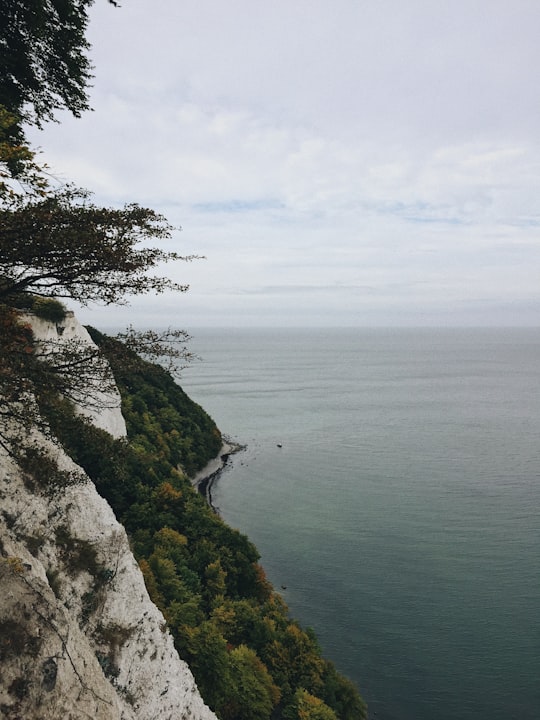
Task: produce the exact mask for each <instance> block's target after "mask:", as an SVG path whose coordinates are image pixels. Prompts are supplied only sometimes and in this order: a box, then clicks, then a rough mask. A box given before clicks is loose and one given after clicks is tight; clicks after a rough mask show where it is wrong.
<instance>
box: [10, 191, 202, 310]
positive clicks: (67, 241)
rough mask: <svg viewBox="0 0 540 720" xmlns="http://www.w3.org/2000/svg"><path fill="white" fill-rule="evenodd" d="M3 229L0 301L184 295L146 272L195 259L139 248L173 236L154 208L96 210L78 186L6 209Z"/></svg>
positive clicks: (121, 300)
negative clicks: (19, 296)
mask: <svg viewBox="0 0 540 720" xmlns="http://www.w3.org/2000/svg"><path fill="white" fill-rule="evenodd" d="M0 229H1V232H2V234H1V238H0V273H1V277H0V301H1V300H3V299H7V298H9V297H10V296H11V297H12V296H13V295H16V294H20V293H23V292H32V293H34V294H37V295H43V296H54V297H62V298H71V299H73V300H76V301H78V302H80V303H81V304H88V303H90V302H102V303H104V304H106V305H109V304H113V303H115V304H121V303H124V302H125V296H126V295H140V294H143V293H149V292H155V293H161V292H163V291H165V290H169V289H170V290H175V291H179V292H185V291H186V290H187V286H186V285H179V284H178V283H174V282H172V280H170V279H168V278H166V277H162V276H158V275H149V274H148V272H149V271H150V270H152V269H153V268H155V267H156V266H158V265H160V264H162V263H166V262H170V261H173V260H192V259H193V258H194V257H195V256H193V255H191V256H181V255H179V254H178V253H175V252H165V251H163V250H161V249H160V248H157V247H147V246H143V247H137V246H138V245H139V243H144V242H145V241H148V240H149V239H150V238H155V239H160V240H162V239H168V238H170V236H171V231H172V227H171V226H170V225H169V224H168V223H167V222H166V220H165V218H163V217H162V216H161V215H158V214H157V213H155V212H154V211H153V210H149V209H147V208H142V207H139V206H138V205H136V204H131V205H126V206H125V207H124V208H123V209H120V210H117V209H114V208H102V207H98V206H96V205H94V204H93V203H92V202H90V200H89V193H87V192H86V191H84V190H78V189H73V188H63V189H60V190H57V191H54V192H52V193H51V194H49V195H48V196H47V197H45V198H42V199H39V198H38V199H30V200H29V201H21V202H19V203H17V204H16V207H4V208H2V209H0Z"/></svg>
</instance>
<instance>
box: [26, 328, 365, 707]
mask: <svg viewBox="0 0 540 720" xmlns="http://www.w3.org/2000/svg"><path fill="white" fill-rule="evenodd" d="M89 330H90V332H91V335H92V337H93V339H94V341H95V342H97V343H98V344H99V345H100V347H101V349H102V350H103V352H104V353H105V355H106V357H107V358H108V359H109V361H110V363H111V365H112V368H113V372H114V374H115V379H116V382H117V384H118V387H119V388H120V391H121V394H122V411H123V414H124V416H125V419H126V422H127V427H128V441H127V442H126V441H122V440H114V439H113V438H112V437H111V436H110V435H109V434H108V433H106V432H105V431H102V430H99V429H97V428H96V427H94V426H93V425H91V424H90V423H89V422H88V421H87V420H85V419H83V418H82V417H80V416H77V415H75V414H74V413H73V410H72V409H71V406H70V405H69V404H68V403H66V402H65V401H62V400H60V399H59V398H58V397H57V396H56V397H52V396H50V395H47V394H44V395H43V396H42V397H41V401H40V402H41V410H42V412H43V413H44V414H45V415H46V416H47V418H48V419H49V422H50V423H51V426H52V428H53V430H54V433H55V434H56V435H57V436H58V437H59V438H60V439H61V441H62V444H63V445H64V447H65V448H66V450H67V451H68V453H69V454H70V455H71V456H72V457H73V458H74V460H75V461H76V462H77V463H79V464H80V465H81V466H82V467H83V468H84V469H85V470H86V472H87V473H88V475H89V476H90V477H91V478H92V480H93V482H94V483H95V485H96V487H97V489H98V491H99V492H100V493H101V494H102V495H103V496H104V497H105V498H106V499H107V500H108V501H109V503H110V504H111V506H112V507H113V509H114V511H115V513H116V515H117V517H118V518H119V520H120V521H121V522H122V523H123V524H124V526H125V527H126V530H127V532H128V534H129V536H130V538H131V542H132V546H133V551H134V554H135V556H136V558H137V560H138V562H139V564H140V567H141V569H142V572H143V575H144V578H145V581H146V585H147V588H148V591H149V593H150V596H151V598H152V600H153V601H154V602H155V603H156V604H157V605H158V607H159V608H160V609H161V610H162V612H163V614H164V615H165V618H166V620H167V623H168V626H169V628H170V630H171V632H172V634H173V637H174V640H175V644H176V647H177V649H178V652H179V653H180V655H181V657H183V658H184V659H185V660H186V661H187V662H188V663H189V665H190V667H191V669H192V671H193V673H194V675H195V679H196V681H197V684H198V686H199V689H200V691H201V694H202V695H203V698H204V699H205V701H206V702H207V703H208V704H209V706H210V707H211V708H212V709H213V710H214V711H215V712H216V713H217V714H218V716H219V717H220V718H222V720H235V719H237V720H255V719H258V720H264V719H265V718H270V717H275V718H286V719H287V720H296V719H298V720H332V719H333V718H340V719H342V720H353V719H355V720H356V719H358V718H365V717H366V708H365V704H364V702H363V701H362V699H361V697H360V695H359V694H358V691H357V690H356V688H355V687H354V685H353V684H352V683H351V682H350V681H349V680H347V679H346V678H344V677H343V676H341V675H340V674H339V673H338V672H337V671H336V669H335V667H334V665H333V664H332V663H331V662H329V661H327V660H325V659H323V658H322V657H321V653H320V649H319V647H318V644H317V640H316V638H315V637H314V635H313V633H312V632H311V631H310V630H309V629H303V628H302V627H300V626H299V624H298V623H297V622H295V621H294V620H292V619H291V618H290V617H289V613H288V609H287V607H286V605H285V603H284V601H283V599H282V598H281V596H280V595H279V594H278V593H277V592H275V591H274V590H273V588H272V586H271V584H270V583H269V582H268V580H267V579H266V577H265V574H264V571H263V569H262V567H261V566H260V565H259V564H258V560H259V555H258V553H257V550H256V548H255V547H254V546H253V544H252V543H251V542H250V541H249V540H248V539H247V538H246V537H245V536H244V535H242V534H241V533H239V532H238V531H236V530H233V529H232V528H230V527H228V526H227V525H226V524H225V523H224V522H223V521H222V520H221V519H220V518H219V517H218V516H217V515H216V514H215V513H214V512H213V511H212V509H211V508H210V507H209V506H208V505H207V503H206V501H205V500H204V498H203V497H202V496H201V495H200V494H199V493H198V492H197V491H196V490H195V489H194V488H193V487H192V484H191V481H190V479H189V477H190V475H193V474H194V473H195V472H196V471H197V470H198V469H200V468H202V467H204V465H205V464H206V463H207V462H208V460H209V459H210V458H212V457H214V456H215V455H216V454H217V453H218V452H219V449H220V447H221V436H220V432H219V430H218V429H217V428H216V426H215V424H214V423H213V421H212V420H211V419H210V418H209V416H208V415H207V414H206V413H205V412H204V410H203V409H202V408H201V407H200V406H198V405H197V404H196V403H194V402H193V401H191V400H190V399H189V398H188V397H187V395H186V394H185V393H184V392H183V390H182V389H181V387H180V386H179V385H178V384H176V383H175V381H174V379H173V378H172V377H171V376H170V375H169V373H168V372H166V371H165V370H164V369H163V368H162V367H160V366H158V365H155V364H152V363H149V362H147V361H144V360H142V359H141V358H140V357H138V356H136V355H134V354H133V353H131V352H129V351H127V350H126V349H125V347H121V345H120V344H119V342H118V341H117V340H114V339H112V338H108V337H106V336H105V335H102V334H101V333H99V332H97V331H96V330H93V329H91V328H90V329H89Z"/></svg>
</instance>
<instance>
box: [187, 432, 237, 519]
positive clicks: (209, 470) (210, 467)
mask: <svg viewBox="0 0 540 720" xmlns="http://www.w3.org/2000/svg"><path fill="white" fill-rule="evenodd" d="M244 449H245V445H239V444H238V443H234V442H232V440H229V439H227V440H225V439H224V441H223V445H222V446H221V450H220V451H219V453H218V454H217V455H216V457H215V458H213V459H212V460H210V462H208V463H207V464H206V465H205V466H204V467H203V468H202V470H199V472H198V473H196V474H195V475H194V476H193V477H192V478H191V484H192V485H193V487H194V488H196V489H197V490H198V492H200V493H201V495H204V496H205V498H206V500H207V502H208V504H209V505H210V507H211V508H212V509H213V510H215V511H216V512H218V510H217V508H215V507H214V506H213V505H212V485H213V484H214V482H215V481H216V480H217V478H218V477H219V476H220V474H221V472H222V470H223V468H224V467H225V466H226V465H227V462H228V461H229V457H230V456H231V455H232V454H233V453H237V452H240V451H241V450H244Z"/></svg>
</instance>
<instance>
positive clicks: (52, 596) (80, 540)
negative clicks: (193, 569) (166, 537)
mask: <svg viewBox="0 0 540 720" xmlns="http://www.w3.org/2000/svg"><path fill="white" fill-rule="evenodd" d="M32 324H33V327H34V331H35V335H36V337H37V338H38V339H47V338H49V337H53V338H54V339H55V340H56V339H57V338H58V337H60V335H59V330H58V329H57V327H56V326H55V325H54V324H52V323H47V322H44V321H36V320H34V319H33V320H32ZM61 337H63V338H72V337H77V338H83V339H84V342H89V343H91V340H90V338H89V336H88V335H87V333H86V331H84V329H83V328H81V326H80V325H79V324H78V323H77V321H76V320H75V318H73V317H72V316H70V317H68V318H67V322H66V324H65V327H64V329H63V330H62V331H61ZM93 391H95V392H101V390H100V389H99V388H94V389H91V388H90V389H89V392H93ZM105 399H106V400H107V402H106V403H104V405H106V410H104V411H103V412H101V413H96V412H93V413H90V414H91V416H92V420H93V422H95V423H96V424H97V425H98V426H99V427H101V428H103V429H106V430H108V431H109V432H111V434H113V435H115V436H116V437H119V436H122V434H124V433H125V424H124V421H123V418H122V416H121V414H120V409H119V408H120V402H119V397H118V395H115V394H114V393H113V394H112V395H111V396H110V397H109V398H105ZM82 411H83V412H84V409H82ZM86 414H88V413H86ZM35 442H36V443H37V444H39V445H40V446H41V448H42V449H44V450H46V451H47V452H48V453H49V454H50V455H54V457H55V458H56V460H57V463H58V466H59V468H60V469H62V470H68V471H71V470H78V471H79V472H82V471H81V470H80V468H77V466H76V465H75V464H74V463H73V462H72V460H71V459H70V458H69V457H67V455H66V454H65V453H64V452H63V451H62V450H60V449H59V448H57V447H55V446H54V445H53V444H52V443H51V442H50V441H48V440H47V439H46V438H45V437H43V436H41V435H39V433H36V434H35ZM0 716H1V717H5V718H14V719H15V718H25V720H34V719H35V720H38V719H39V720H53V719H54V720H57V719H58V720H59V719H60V718H62V720H63V719H64V718H73V719H74V720H75V719H77V720H78V719H79V718H81V719H82V718H88V717H90V716H91V717H93V718H95V720H101V718H103V720H105V719H106V720H115V719H116V718H118V719H120V718H122V719H123V720H131V719H132V718H133V719H135V718H137V719H140V720H143V719H144V720H155V719H156V718H160V720H166V719H170V720H173V719H175V720H177V719H180V718H182V719H187V718H194V719H200V720H214V719H215V715H214V714H213V713H212V712H211V711H210V710H209V708H208V707H207V706H206V705H205V704H204V703H203V701H202V699H201V697H200V695H199V692H198V689H197V687H196V685H195V682H194V680H193V676H192V674H191V671H190V670H189V668H188V667H187V665H186V664H185V663H184V662H183V661H182V660H181V659H180V658H179V657H178V654H177V652H176V650H175V648H174V646H173V641H172V638H171V636H170V635H169V633H168V631H167V630H166V627H165V622H164V619H163V616H162V615H161V613H160V612H159V610H158V609H157V608H156V607H155V606H154V605H153V604H152V602H151V601H150V599H149V597H148V593H147V592H146V588H145V585H144V581H143V578H142V575H141V572H140V570H139V567H138V565H137V563H136V562H135V559H134V557H133V555H132V553H131V551H130V548H129V544H128V540H127V536H126V534H125V531H124V529H123V527H122V526H121V525H120V524H119V523H118V522H117V521H116V519H115V517H114V514H113V512H112V510H111V508H110V507H109V505H108V504H107V503H106V502H105V500H103V499H102V498H101V497H100V496H99V495H98V493H97V492H96V490H95V487H94V485H93V484H92V483H91V482H90V481H89V480H86V481H79V482H77V483H76V484H72V485H68V486H66V487H62V488H60V487H56V488H50V487H49V488H47V487H43V486H41V485H40V483H39V478H37V479H34V478H30V477H28V476H25V475H24V474H23V473H22V472H21V471H20V469H19V468H18V466H17V465H15V464H14V463H13V462H12V460H11V459H10V458H9V456H8V455H7V454H6V453H5V452H4V451H0Z"/></svg>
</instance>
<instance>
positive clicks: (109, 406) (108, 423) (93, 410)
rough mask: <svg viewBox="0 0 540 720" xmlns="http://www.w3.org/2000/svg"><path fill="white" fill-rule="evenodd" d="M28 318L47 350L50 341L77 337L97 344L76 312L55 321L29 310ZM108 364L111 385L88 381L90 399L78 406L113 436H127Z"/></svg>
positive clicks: (54, 341) (107, 369)
mask: <svg viewBox="0 0 540 720" xmlns="http://www.w3.org/2000/svg"><path fill="white" fill-rule="evenodd" d="M24 319H25V320H26V321H27V322H29V323H30V325H31V326H32V332H33V333H34V337H35V338H36V340H38V341H41V343H42V346H43V348H44V351H45V352H47V344H50V345H51V346H54V345H56V344H61V343H69V342H70V341H77V342H78V343H81V344H82V345H88V346H90V347H92V348H95V347H96V346H95V344H94V342H93V341H92V338H91V337H90V335H89V334H88V331H87V330H86V328H84V327H83V326H82V325H81V324H80V322H79V321H78V320H77V318H76V317H75V315H74V313H73V312H71V311H68V312H67V313H66V317H65V319H64V320H62V321H61V322H58V323H53V322H50V321H48V320H42V319H41V318H39V317H37V316H36V315H32V314H27V315H25V316H24ZM103 362H104V365H105V370H104V373H105V376H108V378H109V382H108V383H107V384H108V385H109V387H107V389H106V390H104V389H103V385H102V384H101V383H99V382H98V381H95V382H90V383H88V385H87V387H86V394H87V399H88V402H87V403H86V404H84V403H81V404H80V406H79V408H78V410H79V412H80V413H81V414H83V415H85V416H86V417H88V418H89V419H90V420H91V421H92V422H93V423H94V425H96V426H97V427H99V428H101V429H102V430H106V431H107V432H108V433H110V434H111V435H112V436H113V437H115V438H119V437H125V435H126V423H125V420H124V418H123V417H122V412H121V410H120V405H121V401H120V393H119V392H118V390H117V389H116V387H115V386H114V381H113V377H112V373H111V372H110V369H109V368H108V366H107V364H106V363H105V361H103Z"/></svg>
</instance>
